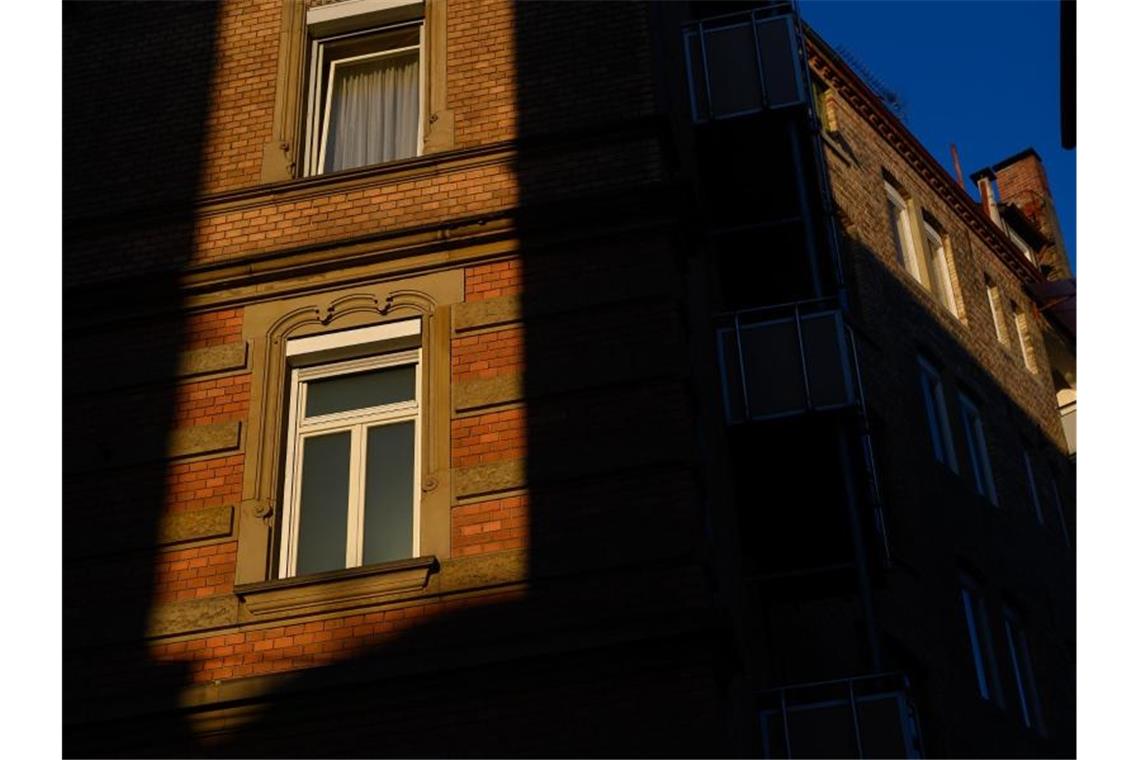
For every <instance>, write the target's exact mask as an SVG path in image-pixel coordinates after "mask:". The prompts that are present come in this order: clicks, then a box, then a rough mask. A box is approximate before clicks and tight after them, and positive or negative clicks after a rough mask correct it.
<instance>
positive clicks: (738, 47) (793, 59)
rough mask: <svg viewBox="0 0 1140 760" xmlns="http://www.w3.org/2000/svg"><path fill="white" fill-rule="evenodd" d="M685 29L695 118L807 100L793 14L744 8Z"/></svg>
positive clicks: (730, 115) (725, 115)
mask: <svg viewBox="0 0 1140 760" xmlns="http://www.w3.org/2000/svg"><path fill="white" fill-rule="evenodd" d="M683 34H684V37H685V51H686V56H687V61H686V69H687V74H688V77H689V88H690V89H689V92H690V97H691V101H692V114H693V120H694V121H697V122H701V121H706V120H710V119H712V120H716V119H729V118H733V117H736V116H744V115H747V114H752V113H758V112H760V111H763V110H766V109H776V108H784V107H786V106H793V105H800V104H803V103H804V102H805V95H804V93H805V87H804V82H803V77H802V75H801V73H800V68H801V61H800V58H799V54H798V49H797V44H796V29H795V25H794V24H793V22H792V18H791V16H787V15H778V16H772V17H770V18H764V17H762V16H761V15H759V14H756V13H752V12H746V13H739V14H734V15H731V16H724V17H720V18H716V19H711V20H708V21H706V22H704V23H702V24H692V25H689V26H687V27H686V28H685V30H684V32H683ZM694 37H696V38H697V40H694V39H693V38H694Z"/></svg>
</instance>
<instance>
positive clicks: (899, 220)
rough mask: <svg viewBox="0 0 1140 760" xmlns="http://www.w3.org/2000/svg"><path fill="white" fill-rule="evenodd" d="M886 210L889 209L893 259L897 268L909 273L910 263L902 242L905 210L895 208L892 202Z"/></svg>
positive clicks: (904, 227)
mask: <svg viewBox="0 0 1140 760" xmlns="http://www.w3.org/2000/svg"><path fill="white" fill-rule="evenodd" d="M887 208H888V209H890V211H889V214H890V220H891V232H892V233H894V240H895V259H896V260H897V261H898V262H899V266H901V267H902V268H903V269H906V270H907V271H908V272H909V271H910V263H909V261H908V260H907V255H906V251H905V250H904V249H903V245H904V243H903V241H904V240H905V236H906V226H905V225H906V217H905V214H906V210H905V209H902V208H899V207H898V206H896V205H895V203H894V201H891V202H889V203H888V204H887Z"/></svg>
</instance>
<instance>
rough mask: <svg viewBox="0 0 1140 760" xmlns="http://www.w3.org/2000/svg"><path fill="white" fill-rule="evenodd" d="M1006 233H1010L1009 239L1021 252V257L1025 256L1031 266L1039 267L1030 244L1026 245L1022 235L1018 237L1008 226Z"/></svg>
mask: <svg viewBox="0 0 1140 760" xmlns="http://www.w3.org/2000/svg"><path fill="white" fill-rule="evenodd" d="M1005 231H1006V232H1008V233H1009V239H1010V240H1011V241H1012V242H1013V244H1014V245H1015V246H1017V248H1018V249H1019V250H1020V251H1021V255H1022V256H1024V257H1025V258H1026V260H1027V261H1028V262H1029V263H1030V264H1032V265H1033V266H1037V257H1036V256H1035V255H1034V254H1033V249H1032V248H1030V247H1029V243H1026V242H1025V241H1024V240H1023V239H1022V237H1021V235H1018V234H1017V233H1016V232H1014V231H1013V230H1012V229H1010V228H1009V227H1008V226H1007V227H1006V230H1005Z"/></svg>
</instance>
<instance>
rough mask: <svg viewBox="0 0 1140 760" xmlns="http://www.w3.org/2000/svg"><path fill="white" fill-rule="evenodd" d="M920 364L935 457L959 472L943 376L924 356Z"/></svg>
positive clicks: (923, 397)
mask: <svg viewBox="0 0 1140 760" xmlns="http://www.w3.org/2000/svg"><path fill="white" fill-rule="evenodd" d="M918 366H919V378H920V383H921V385H922V400H923V404H924V406H925V408H926V421H927V424H928V426H929V428H930V441H931V444H932V445H933V446H934V458H935V459H937V460H938V461H939V462H941V463H942V464H944V465H946V466H947V467H949V468H950V469H951V470H953V471H954V472H955V473H957V472H958V455H957V453H956V452H955V451H954V437H953V435H952V434H951V432H950V415H949V414H948V413H947V412H946V393H945V391H944V390H943V388H942V376H941V375H940V374H939V372H938V370H937V369H935V368H934V365H932V364H930V363H929V362H928V361H926V360H925V359H923V358H922V357H919V359H918Z"/></svg>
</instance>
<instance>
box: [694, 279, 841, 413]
mask: <svg viewBox="0 0 1140 760" xmlns="http://www.w3.org/2000/svg"><path fill="white" fill-rule="evenodd" d="M716 332H717V340H716V342H717V355H718V359H719V361H720V367H721V386H722V391H723V397H724V410H725V417H726V419H727V421H728V422H729V424H739V423H743V422H748V421H755V420H769V419H777V418H781V417H790V416H794V415H798V414H804V413H806V412H812V411H827V410H831V409H841V408H845V407H849V406H853V405H856V404H857V403H859V395H858V388H857V384H856V382H855V380H856V379H855V377H854V376H853V372H852V361H851V353H852V348H851V345H850V337H849V335H848V331H847V330H846V329H845V327H844V321H843V314H842V312H841V311H840V310H839V308H838V307H837V306H836V305H835V303H834V299H821V300H815V301H799V302H796V303H790V304H781V305H778V306H766V307H763V308H758V309H745V310H742V311H737V312H731V313H728V314H722V315H720V316H719V317H718V319H717V327H716Z"/></svg>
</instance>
